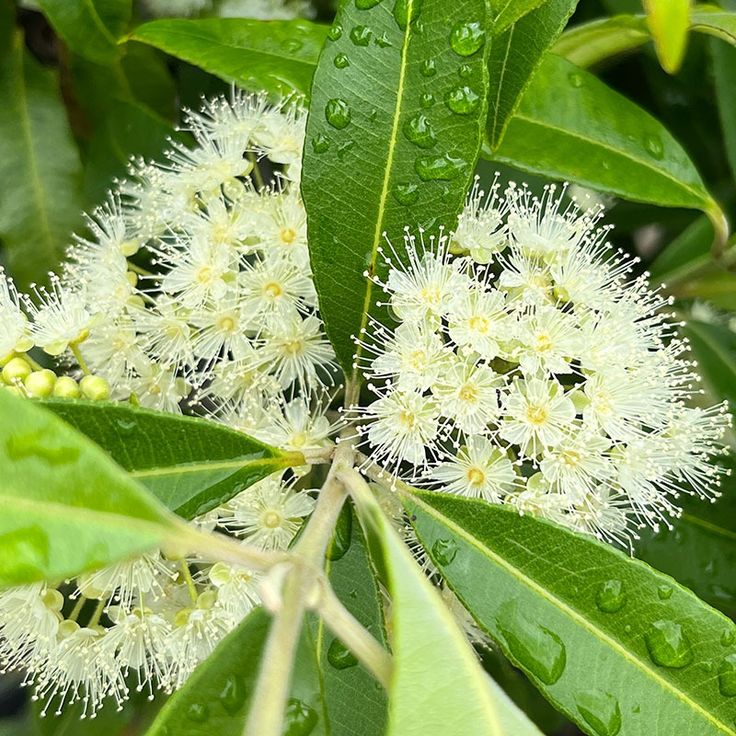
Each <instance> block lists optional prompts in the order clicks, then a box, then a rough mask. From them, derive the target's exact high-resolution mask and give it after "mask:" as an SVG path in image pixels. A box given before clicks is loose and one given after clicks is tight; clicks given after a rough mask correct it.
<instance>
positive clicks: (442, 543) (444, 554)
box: [432, 539, 457, 567]
mask: <svg viewBox="0 0 736 736" xmlns="http://www.w3.org/2000/svg"><path fill="white" fill-rule="evenodd" d="M456 555H457V542H456V541H455V540H454V539H438V540H437V541H436V542H435V543H434V544H433V545H432V557H433V558H434V560H436V562H437V564H438V565H441V566H442V567H445V566H446V565H450V564H452V561H453V560H454V559H455V556H456Z"/></svg>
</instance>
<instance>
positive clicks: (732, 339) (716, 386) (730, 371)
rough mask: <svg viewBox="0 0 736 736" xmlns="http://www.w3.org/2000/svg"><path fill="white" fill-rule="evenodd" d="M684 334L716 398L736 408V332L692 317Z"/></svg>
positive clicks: (701, 373) (703, 377) (707, 387)
mask: <svg viewBox="0 0 736 736" xmlns="http://www.w3.org/2000/svg"><path fill="white" fill-rule="evenodd" d="M682 333H683V335H684V336H685V337H687V339H688V340H689V341H690V349H691V350H692V353H693V356H694V357H695V359H696V360H697V361H698V374H699V375H700V377H701V378H702V379H703V383H704V385H705V388H706V389H707V390H708V393H709V394H710V397H711V399H712V400H713V401H723V399H727V400H728V401H729V402H730V404H731V408H732V409H734V410H736V333H734V332H733V331H732V330H730V329H729V328H728V327H726V326H725V325H711V324H708V323H706V322H698V321H696V320H689V321H688V322H687V324H686V325H685V327H683V328H682Z"/></svg>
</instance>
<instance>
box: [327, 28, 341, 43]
mask: <svg viewBox="0 0 736 736" xmlns="http://www.w3.org/2000/svg"><path fill="white" fill-rule="evenodd" d="M340 36H342V26H332V28H330V30H329V31H327V38H329V39H330V41H337V39H338V38H340Z"/></svg>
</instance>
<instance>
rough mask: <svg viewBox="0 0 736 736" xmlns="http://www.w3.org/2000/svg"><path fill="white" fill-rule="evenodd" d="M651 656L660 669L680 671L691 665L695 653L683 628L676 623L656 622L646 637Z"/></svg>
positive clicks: (645, 640)
mask: <svg viewBox="0 0 736 736" xmlns="http://www.w3.org/2000/svg"><path fill="white" fill-rule="evenodd" d="M644 642H645V643H646V645H647V650H648V651H649V656H650V657H651V658H652V662H654V664H658V665H659V666H660V667H670V668H672V669H680V668H681V667H685V666H686V665H688V664H690V662H692V660H693V652H692V649H691V648H690V642H689V641H688V639H687V637H686V636H685V634H684V633H683V631H682V626H680V624H677V623H675V622H674V621H668V620H666V619H665V620H661V621H655V622H654V623H653V624H652V628H651V629H650V630H649V631H648V632H647V633H646V634H645V635H644Z"/></svg>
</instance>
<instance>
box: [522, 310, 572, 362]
mask: <svg viewBox="0 0 736 736" xmlns="http://www.w3.org/2000/svg"><path fill="white" fill-rule="evenodd" d="M578 335H579V331H578V328H577V325H576V324H575V318H574V317H573V316H572V315H570V314H567V313H565V312H561V311H560V310H558V309H555V308H554V307H552V306H537V307H535V308H532V309H530V310H529V311H526V312H523V313H521V314H520V315H519V321H518V326H517V329H516V340H517V347H516V348H515V349H514V350H513V354H514V358H515V360H516V361H518V363H519V365H520V367H521V370H522V372H523V373H524V375H526V376H533V375H535V374H537V373H539V372H540V371H541V372H543V373H550V374H557V373H570V372H571V371H572V368H571V367H570V362H571V361H572V360H573V359H574V358H576V357H577V355H579V354H580V341H579V339H578Z"/></svg>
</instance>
